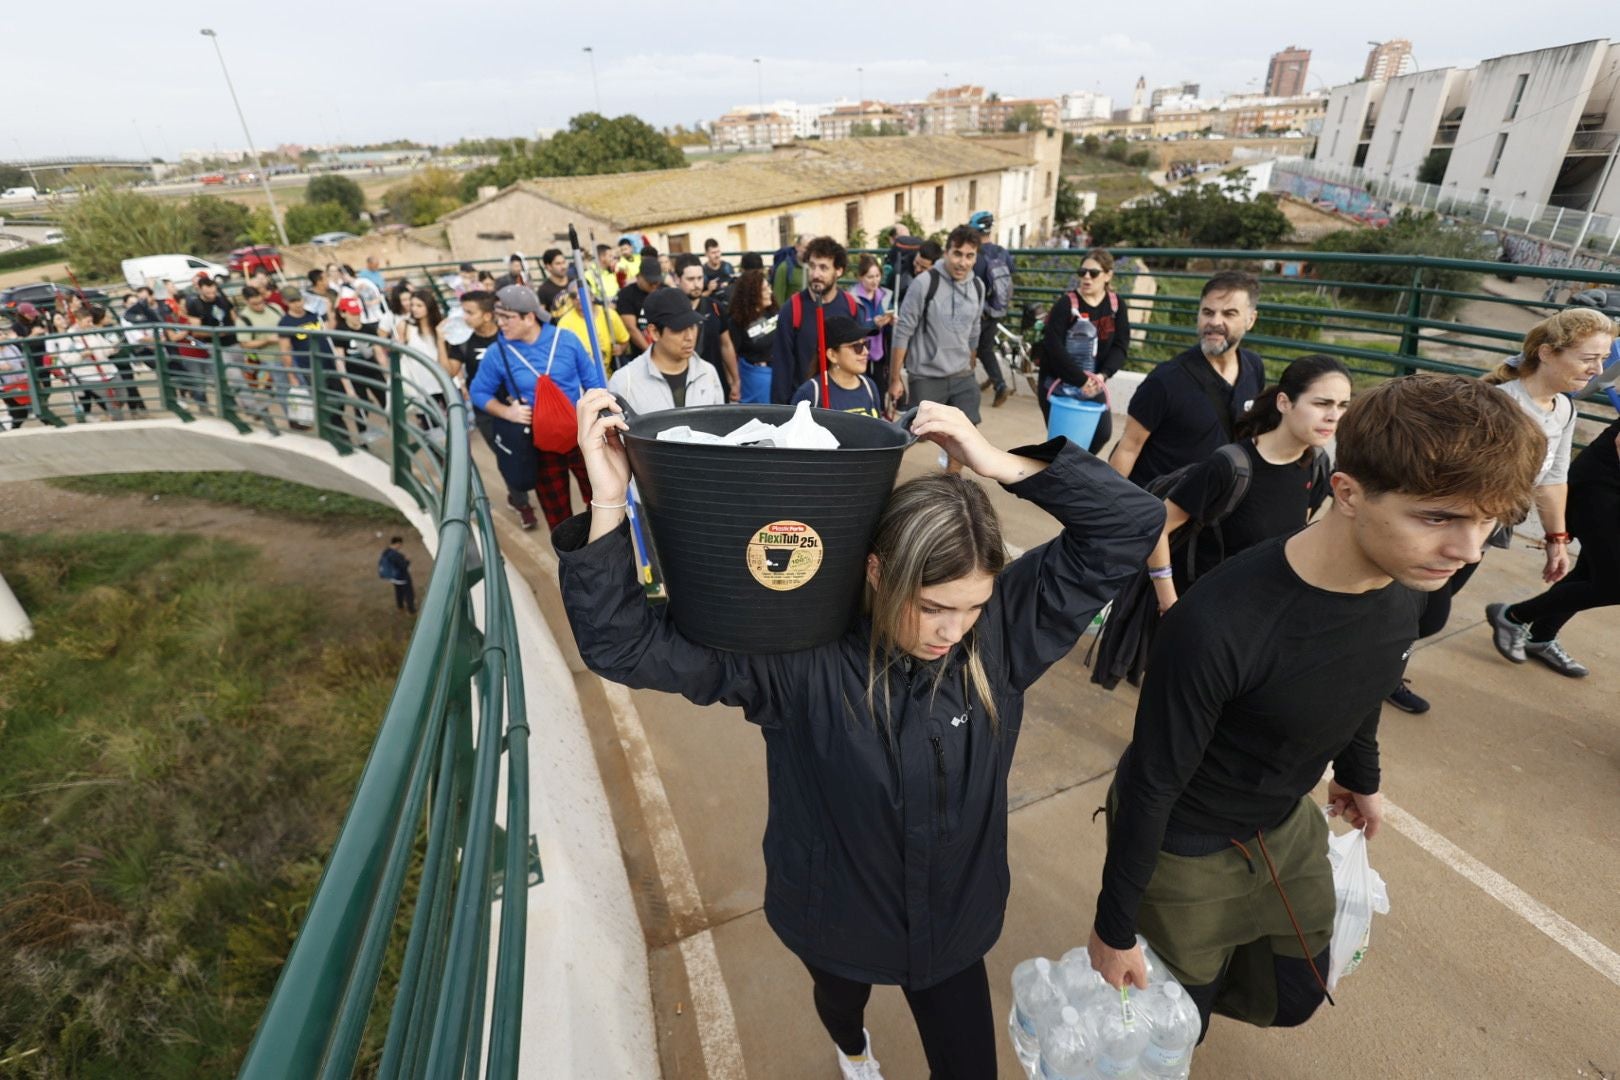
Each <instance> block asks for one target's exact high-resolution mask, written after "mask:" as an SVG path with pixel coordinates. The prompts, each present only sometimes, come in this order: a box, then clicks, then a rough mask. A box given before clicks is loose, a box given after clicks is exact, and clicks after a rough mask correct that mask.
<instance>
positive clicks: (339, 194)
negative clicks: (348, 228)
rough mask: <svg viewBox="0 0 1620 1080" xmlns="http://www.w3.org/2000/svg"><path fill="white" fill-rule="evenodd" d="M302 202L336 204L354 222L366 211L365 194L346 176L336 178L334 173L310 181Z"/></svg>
mask: <svg viewBox="0 0 1620 1080" xmlns="http://www.w3.org/2000/svg"><path fill="white" fill-rule="evenodd" d="M304 201H305V202H307V203H310V204H311V205H314V204H317V203H337V204H338V205H339V206H341V207H343V209H344V211H345V212H347V213H348V215H349V217H350V219H351V220H352V221H354V222H358V221H359V220H360V215H361V214H362V213H364V212H365V209H366V193H365V192H364V191H361V190H360V185H359V184H357V183H355V182H354V181H353V180H350V179H349V178H348V177H347V176H338V175H336V174H335V173H327V174H325V175H322V176H317V177H315V179H313V180H311V181H310V182H309V187H308V188H307V189H305V191H304ZM289 238H290V237H289ZM294 242H295V243H296V242H297V241H294Z"/></svg>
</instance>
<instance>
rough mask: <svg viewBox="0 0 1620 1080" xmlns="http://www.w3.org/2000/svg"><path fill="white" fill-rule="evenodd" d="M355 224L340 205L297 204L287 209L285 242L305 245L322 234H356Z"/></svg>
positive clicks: (328, 203)
mask: <svg viewBox="0 0 1620 1080" xmlns="http://www.w3.org/2000/svg"><path fill="white" fill-rule="evenodd" d="M357 224H358V223H357V222H356V221H355V220H354V218H353V217H351V216H350V215H349V210H348V208H347V207H345V206H344V205H343V204H342V203H335V202H322V203H299V204H298V205H296V206H290V207H288V208H287V220H286V226H287V240H288V242H289V243H293V244H306V243H308V242H309V240H310V238H311V237H314V236H319V235H320V234H321V233H324V232H357V231H359V230H358V228H357Z"/></svg>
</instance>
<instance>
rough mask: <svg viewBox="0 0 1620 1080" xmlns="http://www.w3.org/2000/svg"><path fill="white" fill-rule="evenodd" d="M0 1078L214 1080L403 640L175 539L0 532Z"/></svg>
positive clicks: (359, 755) (368, 736) (306, 879)
mask: <svg viewBox="0 0 1620 1080" xmlns="http://www.w3.org/2000/svg"><path fill="white" fill-rule="evenodd" d="M0 565H4V566H5V568H6V578H7V580H8V581H9V582H10V583H11V585H12V586H13V588H14V589H15V590H16V592H17V594H18V598H19V599H20V600H21V601H22V603H23V605H24V606H25V608H26V609H27V610H28V611H29V612H30V613H31V615H32V617H33V620H34V624H35V627H36V636H35V638H34V639H33V640H32V641H28V642H22V643H15V644H6V645H0V987H4V988H5V989H4V991H3V992H0V1074H3V1075H5V1076H8V1077H9V1076H21V1077H30V1078H32V1077H64V1076H71V1077H87V1078H100V1077H107V1078H111V1077H118V1078H135V1077H154V1078H155V1077H165V1078H166V1077H182V1076H185V1077H190V1076H221V1075H229V1074H230V1073H232V1072H234V1071H235V1068H236V1065H237V1063H238V1062H239V1060H240V1057H241V1054H242V1053H243V1051H244V1050H245V1049H246V1046H247V1042H248V1039H249V1037H250V1035H251V1033H252V1028H253V1024H254V1022H255V1021H256V1020H257V1018H258V1016H259V1014H260V1012H261V1011H262V1009H263V1006H264V1002H265V1000H266V997H267V995H268V992H269V990H270V988H271V986H272V985H273V983H274V980H275V976H276V974H277V971H278V969H279V966H280V963H281V961H282V959H283V958H284V957H285V955H286V953H287V950H288V948H289V947H290V945H291V942H292V938H293V935H294V933H295V931H296V929H297V926H298V923H299V921H300V919H301V918H302V915H303V911H304V905H305V903H306V901H307V898H308V896H309V894H310V892H311V891H312V890H313V888H314V885H315V882H316V880H317V879H318V878H319V876H320V872H321V859H322V857H323V856H324V854H325V853H326V851H327V850H328V849H329V847H330V844H331V842H332V840H333V838H334V836H335V835H336V830H337V826H338V824H339V822H340V821H341V818H342V814H343V812H344V810H345V809H346V807H347V805H348V801H349V799H350V797H351V796H352V794H353V789H354V785H355V783H356V781H357V779H358V776H359V772H360V769H361V766H362V763H363V762H364V761H365V759H366V753H367V750H368V748H369V746H370V743H371V740H372V738H373V735H374V733H375V728H376V725H377V723H378V721H379V718H380V717H381V716H382V714H383V711H384V709H385V707H386V704H387V701H388V698H389V695H390V693H391V691H392V688H393V684H394V678H395V674H396V672H397V669H398V667H399V664H400V662H401V657H402V655H403V648H404V641H403V638H402V637H400V636H399V635H398V634H393V633H388V632H387V631H389V630H390V629H391V628H390V627H389V626H388V625H386V624H384V625H382V626H378V625H376V624H375V623H367V622H366V618H365V617H364V616H362V615H361V614H359V613H356V612H348V611H345V610H335V609H334V607H335V606H334V605H332V604H330V603H328V602H327V599H326V598H325V597H324V596H323V594H322V592H321V587H320V583H319V582H318V581H313V580H312V581H310V582H309V583H308V584H307V585H296V584H294V585H290V584H288V583H285V582H280V583H278V582H275V581H273V580H270V578H269V576H268V575H266V574H263V573H261V572H259V571H260V568H259V556H258V554H257V552H255V551H254V550H252V549H250V548H247V547H245V546H242V545H239V544H235V543H231V542H228V541H224V540H218V539H213V538H205V537H199V536H193V535H184V534H174V535H162V536H159V535H145V534H112V533H99V534H97V533H89V534H85V533H79V534H63V533H56V534H39V535H30V536H13V535H4V534H0Z"/></svg>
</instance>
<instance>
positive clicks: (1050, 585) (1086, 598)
mask: <svg viewBox="0 0 1620 1080" xmlns="http://www.w3.org/2000/svg"><path fill="white" fill-rule="evenodd" d="M1015 452H1016V453H1019V454H1022V455H1024V456H1027V457H1033V458H1036V459H1038V460H1043V461H1048V462H1050V463H1051V464H1050V466H1049V467H1048V468H1046V469H1044V470H1042V471H1041V472H1039V473H1037V474H1035V475H1034V476H1031V477H1028V478H1026V479H1024V480H1021V481H1019V482H1017V483H1015V484H1011V485H1008V486H1007V490H1008V491H1010V492H1012V493H1013V494H1014V495H1017V496H1019V497H1020V498H1023V499H1028V500H1029V501H1031V502H1033V503H1035V504H1036V505H1038V506H1040V507H1042V508H1043V509H1045V510H1046V511H1047V512H1049V513H1050V514H1051V515H1052V516H1053V517H1055V518H1057V519H1058V521H1059V522H1061V523H1062V525H1063V532H1062V533H1061V534H1059V535H1058V536H1057V537H1056V538H1054V539H1052V540H1050V541H1048V542H1047V543H1045V544H1042V545H1041V546H1040V547H1037V548H1035V549H1033V550H1031V551H1029V552H1026V553H1025V554H1024V555H1022V556H1020V557H1019V558H1018V559H1016V560H1014V561H1013V562H1012V563H1011V564H1009V565H1008V566H1007V567H1006V568H1005V569H1004V570H1003V571H1002V572H1001V574H1000V575H998V576H997V578H996V583H995V589H994V592H993V593H992V595H991V598H990V602H989V605H988V607H987V608H986V610H985V611H984V613H983V614H982V615H981V616H980V618H979V621H978V623H977V624H976V625H975V627H974V630H973V636H974V637H976V638H977V640H978V647H979V650H980V655H981V657H982V660H983V663H984V668H985V671H986V673H987V675H988V677H989V682H990V686H991V691H992V695H993V698H994V702H995V706H996V713H997V716H998V722H997V723H996V724H995V725H994V726H992V724H991V722H990V718H989V716H988V714H987V711H986V709H985V707H984V703H983V702H982V701H980V700H977V699H976V695H974V694H972V693H970V691H969V685H970V684H969V679H968V676H967V665H966V655H965V650H964V648H963V646H961V645H959V646H957V648H955V649H954V650H953V651H952V652H951V653H950V654H949V655H948V656H946V657H944V658H943V659H941V660H938V661H934V662H932V663H924V662H921V661H917V660H914V659H912V658H910V657H909V656H906V657H902V658H900V659H898V660H897V661H896V662H895V663H894V664H893V665H892V666H891V667H890V668H889V671H888V676H887V679H888V689H889V693H890V695H892V704H891V707H890V709H889V711H888V716H889V722H888V724H887V725H885V724H884V723H883V722H882V721H881V720H874V718H873V716H872V714H871V713H870V712H868V710H867V708H866V691H867V671H868V642H869V640H870V638H869V634H870V623H869V622H868V621H867V620H865V619H860V620H858V621H857V622H856V623H854V624H852V626H851V628H850V630H849V631H847V632H846V633H845V635H844V636H843V637H842V638H840V639H839V640H838V641H835V642H833V643H831V644H829V645H824V646H821V647H819V648H815V649H808V650H805V651H802V652H795V653H785V654H779V655H765V656H750V655H744V654H741V653H731V652H723V651H720V650H716V649H711V648H707V647H705V646H701V645H698V644H696V643H694V642H692V641H690V640H688V639H687V638H685V637H683V636H682V635H681V633H680V632H679V631H678V630H677V629H676V627H675V625H674V623H673V622H672V621H670V620H669V619H668V618H666V617H665V613H664V611H663V610H662V609H656V608H653V607H651V606H649V605H648V603H647V601H646V599H645V596H644V594H643V592H642V589H641V586H640V584H639V583H638V581H637V579H636V576H635V574H634V572H633V569H632V558H631V551H630V542H629V538H628V532H627V530H626V529H624V528H621V529H619V530H618V531H617V532H614V533H612V534H609V535H608V536H604V537H602V538H601V539H599V540H597V541H596V542H595V543H590V544H587V543H586V542H585V541H586V538H587V536H588V530H589V518H588V516H587V515H580V516H579V517H576V518H574V519H573V520H571V521H569V522H566V523H564V525H563V526H562V527H561V528H560V529H558V531H557V532H556V534H555V535H554V536H553V538H552V539H553V543H554V544H555V545H556V549H557V551H558V554H559V558H560V561H561V584H562V594H563V601H564V604H565V605H566V607H567V610H568V618H569V621H570V622H571V623H572V625H573V630H574V636H575V638H576V639H577V641H578V644H579V651H580V655H581V656H582V657H583V658H584V660H585V662H586V663H587V664H588V665H589V666H590V668H591V670H593V671H595V672H596V673H597V674H599V675H601V676H602V677H604V678H607V679H612V680H614V681H615V682H621V683H624V684H625V685H627V686H631V687H635V688H646V689H656V690H664V691H668V692H671V693H678V694H682V695H684V696H685V697H687V698H688V699H690V700H691V701H693V702H696V703H697V704H699V705H707V704H711V703H713V702H716V701H718V702H723V703H724V704H727V705H731V706H737V707H741V708H742V710H743V713H744V715H745V716H746V717H747V718H748V719H749V720H750V721H752V722H753V723H756V724H758V725H759V726H760V729H761V732H762V733H763V735H764V737H765V758H766V766H767V770H768V776H767V780H768V788H769V793H770V794H769V800H770V805H769V817H768V820H767V822H766V826H765V841H764V854H765V917H766V919H767V921H769V923H770V925H771V927H772V929H774V930H775V931H776V933H777V935H778V936H779V937H781V939H782V941H783V943H784V944H786V945H787V946H788V948H789V949H791V950H793V952H795V953H796V954H798V955H799V956H800V957H801V958H803V959H804V960H805V961H807V962H809V963H811V964H813V965H815V966H816V967H818V968H821V969H823V970H826V971H830V972H832V973H833V974H835V975H841V976H843V977H845V978H849V979H854V980H857V981H860V982H868V983H886V984H898V985H900V986H903V987H909V988H913V989H921V988H925V987H928V986H931V985H933V984H935V983H938V982H941V981H943V980H944V979H946V978H949V977H950V976H951V975H954V974H956V973H957V972H959V971H961V970H963V969H964V968H966V967H968V966H969V965H970V964H973V963H974V962H975V961H977V960H979V959H980V958H981V957H983V956H984V955H985V953H987V952H989V950H990V947H991V946H992V945H994V944H995V942H996V939H997V938H998V937H999V936H1000V934H1001V925H1002V917H1003V914H1004V912H1005V910H1006V900H1007V891H1008V886H1009V874H1008V868H1007V774H1008V771H1009V769H1010V768H1011V766H1012V756H1013V749H1014V747H1015V746H1016V745H1017V742H1018V732H1019V728H1020V725H1021V722H1022V720H1023V710H1024V692H1025V691H1026V690H1027V689H1028V688H1029V687H1030V686H1031V685H1032V684H1033V683H1034V682H1035V680H1037V679H1038V678H1040V676H1041V674H1042V673H1043V672H1045V671H1046V669H1047V668H1048V667H1050V666H1051V665H1052V664H1054V663H1056V662H1057V661H1058V660H1060V659H1062V658H1063V656H1064V655H1065V654H1067V653H1068V652H1069V650H1070V649H1072V648H1073V647H1074V644H1075V642H1076V641H1077V640H1078V639H1079V637H1080V635H1081V633H1082V632H1084V630H1085V629H1086V627H1087V625H1089V624H1090V622H1091V619H1092V617H1093V616H1094V615H1095V614H1096V613H1097V612H1098V611H1099V610H1100V609H1101V608H1102V606H1103V605H1104V604H1106V603H1107V602H1108V600H1109V599H1110V598H1111V597H1112V596H1113V595H1114V593H1115V592H1116V591H1117V590H1118V589H1119V587H1120V586H1121V585H1122V584H1123V583H1124V582H1125V581H1126V580H1128V579H1129V578H1130V577H1131V575H1132V574H1134V573H1135V572H1136V571H1137V570H1138V569H1139V568H1140V567H1141V565H1142V561H1143V560H1144V559H1145V558H1147V555H1148V552H1149V551H1150V550H1151V549H1152V547H1153V544H1154V542H1155V541H1156V540H1157V539H1158V536H1159V530H1160V528H1161V526H1162V524H1163V521H1164V507H1163V504H1162V503H1161V502H1160V501H1159V500H1158V499H1155V498H1154V497H1152V496H1151V495H1148V494H1147V493H1146V492H1144V491H1142V490H1141V489H1140V488H1138V487H1136V486H1135V485H1134V484H1131V483H1129V482H1128V481H1126V480H1124V479H1122V478H1121V477H1120V476H1119V475H1118V474H1116V473H1115V472H1114V471H1113V470H1112V469H1110V468H1108V466H1106V465H1105V464H1103V463H1102V462H1101V461H1099V460H1097V459H1096V458H1094V457H1092V456H1091V455H1090V454H1087V453H1086V452H1085V451H1083V450H1081V449H1080V448H1079V447H1076V446H1073V445H1071V444H1069V443H1067V442H1066V440H1062V439H1057V440H1053V441H1052V442H1049V443H1046V444H1044V445H1042V446H1038V447H1031V448H1025V449H1022V450H1019V451H1015ZM880 662H881V660H880ZM941 665H943V669H942V668H941ZM883 702H884V693H883V687H882V686H881V685H880V686H879V687H878V688H877V690H876V694H875V703H874V708H875V710H876V711H877V712H878V714H879V715H881V714H882V713H883V711H884V709H883Z"/></svg>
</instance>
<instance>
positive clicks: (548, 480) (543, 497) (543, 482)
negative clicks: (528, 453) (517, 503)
mask: <svg viewBox="0 0 1620 1080" xmlns="http://www.w3.org/2000/svg"><path fill="white" fill-rule="evenodd" d="M536 454H537V456H538V457H539V464H540V468H539V478H538V479H537V480H536V481H535V485H534V493H535V494H536V495H538V496H539V497H540V512H541V513H543V514H545V515H546V525H547V526H548V527H549V528H552V529H555V528H556V527H557V526H558V525H561V524H562V523H563V522H565V521H567V520H568V519H569V518H570V517H571V516H573V513H574V504H573V499H572V498H571V497H570V493H569V490H568V474H569V473H573V474H574V479H575V480H577V481H579V493H580V495H581V496H583V497H584V500H585V504H586V505H587V506H589V505H590V502H591V482H590V480H588V479H587V478H586V476H585V457H584V455H583V454H581V453H580V452H579V447H577V446H576V447H574V448H573V449H572V450H570V451H568V453H566V454H548V453H547V452H546V451H544V450H539V451H536Z"/></svg>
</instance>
